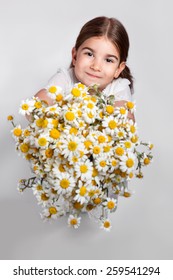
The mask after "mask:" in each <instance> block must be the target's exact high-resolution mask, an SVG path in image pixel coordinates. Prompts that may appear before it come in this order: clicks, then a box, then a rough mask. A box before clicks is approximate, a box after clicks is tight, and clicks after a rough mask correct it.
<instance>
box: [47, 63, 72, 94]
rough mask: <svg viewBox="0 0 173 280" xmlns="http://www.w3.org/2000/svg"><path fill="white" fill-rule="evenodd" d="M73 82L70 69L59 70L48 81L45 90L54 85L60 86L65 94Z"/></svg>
mask: <svg viewBox="0 0 173 280" xmlns="http://www.w3.org/2000/svg"><path fill="white" fill-rule="evenodd" d="M75 82H76V81H75V76H74V73H73V69H72V68H69V69H66V68H59V69H58V70H57V72H56V73H55V74H54V75H53V76H52V77H51V78H50V79H49V80H48V84H47V85H46V88H47V86H49V85H52V84H54V85H57V86H60V87H61V88H62V89H63V90H64V91H65V92H66V91H68V90H69V89H70V88H71V87H72V86H73V84H74V83H75Z"/></svg>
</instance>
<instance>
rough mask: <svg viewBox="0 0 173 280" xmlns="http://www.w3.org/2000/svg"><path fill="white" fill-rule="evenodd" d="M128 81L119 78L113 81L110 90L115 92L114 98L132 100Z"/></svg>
mask: <svg viewBox="0 0 173 280" xmlns="http://www.w3.org/2000/svg"><path fill="white" fill-rule="evenodd" d="M129 85H130V81H129V80H128V79H123V78H119V79H118V80H116V81H115V85H114V88H113V89H112V91H113V92H114V93H115V100H127V101H132V93H131V90H130V86H129Z"/></svg>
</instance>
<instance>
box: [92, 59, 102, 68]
mask: <svg viewBox="0 0 173 280" xmlns="http://www.w3.org/2000/svg"><path fill="white" fill-rule="evenodd" d="M90 68H91V69H92V70H94V71H101V62H100V61H99V59H96V58H95V59H94V60H93V61H92V64H91V66H90Z"/></svg>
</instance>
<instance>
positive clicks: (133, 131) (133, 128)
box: [130, 125, 136, 133]
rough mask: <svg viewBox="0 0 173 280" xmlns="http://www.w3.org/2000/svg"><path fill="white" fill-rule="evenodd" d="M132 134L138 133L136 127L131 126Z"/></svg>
mask: <svg viewBox="0 0 173 280" xmlns="http://www.w3.org/2000/svg"><path fill="white" fill-rule="evenodd" d="M130 132H131V133H135V132H136V128H135V127H134V125H131V127H130Z"/></svg>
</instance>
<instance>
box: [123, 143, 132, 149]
mask: <svg viewBox="0 0 173 280" xmlns="http://www.w3.org/2000/svg"><path fill="white" fill-rule="evenodd" d="M124 146H125V147H126V148H127V149H129V148H131V146H132V144H131V143H130V142H128V141H126V142H125V143H124Z"/></svg>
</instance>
